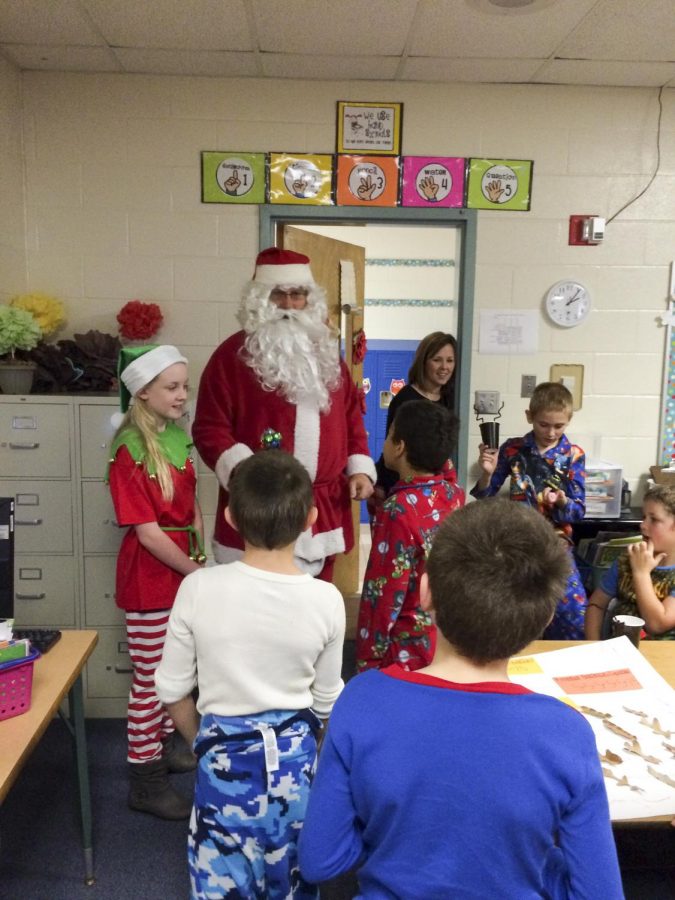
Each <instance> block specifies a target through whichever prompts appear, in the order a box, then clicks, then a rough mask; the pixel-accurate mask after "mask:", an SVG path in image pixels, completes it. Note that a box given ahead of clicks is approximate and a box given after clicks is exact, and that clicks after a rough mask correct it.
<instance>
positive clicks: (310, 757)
mask: <svg viewBox="0 0 675 900" xmlns="http://www.w3.org/2000/svg"><path fill="white" fill-rule="evenodd" d="M225 515H226V517H227V519H228V522H229V523H230V524H231V525H233V526H234V527H236V528H237V529H238V531H239V533H240V534H241V536H242V538H243V540H244V544H245V551H244V556H243V558H242V559H241V560H240V561H238V562H234V563H230V564H228V565H221V566H215V567H212V568H207V569H204V570H201V571H199V572H195V573H193V574H192V575H190V576H188V577H187V578H185V580H184V581H183V583H182V585H181V587H180V589H179V591H178V595H177V597H176V601H175V603H174V607H173V609H172V612H171V618H170V619H169V626H168V631H167V636H166V643H165V646H164V653H163V656H162V661H161V663H160V665H159V667H158V669H157V672H156V686H157V693H158V696H159V698H160V699H161V700H162V701H163V702H164V703H165V704H166V705H167V708H168V710H169V712H170V714H171V716H172V718H173V720H174V722H175V723H176V726H177V728H178V729H179V731H180V732H181V733H182V735H183V737H184V738H185V739H186V740H187V741H188V742H190V743H191V744H193V746H194V750H195V753H196V754H197V757H198V760H199V764H198V768H197V780H196V785H195V799H194V806H193V810H192V815H191V817H190V831H189V836H188V864H189V868H190V882H191V890H192V897H193V900H201V898H207V897H214V896H222V897H225V896H242V897H251V898H254V897H255V898H257V897H260V898H263V897H265V898H270V900H275V898H282V897H283V898H287V897H295V898H302V900H305V898H315V897H316V896H317V892H316V889H315V888H314V887H312V886H311V885H309V884H307V883H306V882H305V881H304V880H303V879H302V877H301V876H300V873H299V870H298V865H297V849H296V848H297V840H298V836H299V834H300V829H301V827H302V822H303V820H304V814H305V808H306V805H307V797H308V793H309V784H310V780H311V777H312V775H313V772H314V766H315V761H316V734H317V733H318V731H319V729H320V727H321V723H320V721H319V719H325V718H327V717H328V715H329V714H330V711H331V709H332V707H333V703H334V702H335V700H336V699H337V697H338V695H339V694H340V691H341V690H342V687H343V683H342V679H341V677H340V671H341V666H342V644H343V639H344V627H345V613H344V603H343V600H342V596H341V594H340V593H339V591H338V590H337V589H336V588H335V587H334V586H333V585H332V584H328V583H326V582H321V581H318V580H315V579H313V578H312V577H311V576H309V575H307V574H303V573H302V572H300V570H299V569H297V568H296V566H295V564H294V562H293V547H294V544H295V541H296V539H297V538H298V536H299V534H300V533H301V532H302V531H304V530H305V529H306V528H308V527H311V525H312V522H313V521H314V518H315V517H316V508H315V507H314V505H313V498H312V485H311V480H310V478H309V474H308V473H307V471H306V470H305V469H304V467H303V466H302V465H301V464H300V463H299V462H298V461H297V460H295V459H294V458H293V457H292V456H290V455H289V454H287V453H283V452H282V451H278V450H269V451H265V452H264V453H258V454H255V455H254V456H251V457H249V458H248V459H247V460H245V461H244V462H242V463H240V465H239V466H237V469H236V471H235V473H234V474H233V477H232V480H231V482H230V505H229V507H228V509H227V511H226V513H225ZM195 687H198V689H199V699H198V700H197V703H196V705H195V702H194V700H193V698H192V691H193V689H194V688H195ZM200 716H201V721H200ZM317 717H318V718H317Z"/></svg>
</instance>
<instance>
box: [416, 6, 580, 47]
mask: <svg viewBox="0 0 675 900" xmlns="http://www.w3.org/2000/svg"><path fill="white" fill-rule="evenodd" d="M596 2H597V0H564V2H559V3H557V4H556V5H554V6H548V7H546V8H544V9H541V10H535V11H534V12H532V13H530V14H529V15H525V14H522V13H521V14H520V15H511V16H509V15H499V16H495V15H490V14H488V13H483V12H480V11H479V10H477V9H475V8H473V7H471V6H468V5H467V4H466V3H464V2H461V0H421V2H420V11H419V14H418V16H417V17H416V19H415V28H414V32H413V34H412V38H411V41H410V45H409V52H410V53H411V54H413V55H416V56H438V57H450V58H457V57H473V58H480V57H487V58H491V59H500V58H502V57H513V56H515V57H547V56H549V55H550V54H551V53H553V51H554V50H555V48H556V47H557V46H558V44H559V43H560V41H562V40H563V38H565V37H567V35H568V34H569V32H570V30H571V29H572V28H574V27H575V26H576V25H577V24H578V23H579V22H580V21H581V20H582V19H583V17H584V16H585V15H586V14H587V12H588V11H589V9H591V8H592V6H593V4H594V3H596Z"/></svg>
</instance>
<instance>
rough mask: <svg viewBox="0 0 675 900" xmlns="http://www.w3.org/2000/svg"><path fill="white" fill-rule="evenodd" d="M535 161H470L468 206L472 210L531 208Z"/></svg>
mask: <svg viewBox="0 0 675 900" xmlns="http://www.w3.org/2000/svg"><path fill="white" fill-rule="evenodd" d="M532 167H533V163H532V160H531V159H470V160H469V176H468V188H467V201H466V205H467V206H468V207H469V208H470V209H510V210H521V211H523V210H524V211H526V210H528V209H529V208H530V199H531V192H532Z"/></svg>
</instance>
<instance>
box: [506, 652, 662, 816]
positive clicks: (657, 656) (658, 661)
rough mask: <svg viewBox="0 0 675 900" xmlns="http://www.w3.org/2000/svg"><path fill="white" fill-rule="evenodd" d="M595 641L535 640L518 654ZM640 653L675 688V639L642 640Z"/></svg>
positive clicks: (529, 653)
mask: <svg viewBox="0 0 675 900" xmlns="http://www.w3.org/2000/svg"><path fill="white" fill-rule="evenodd" d="M590 643H593V641H534V643H532V644H530V646H529V647H526V648H525V649H524V650H523V651H522V652H521V653H518V654H517V655H518V656H530V655H531V654H532V653H546V652H547V651H550V650H566V649H567V648H568V647H576V646H578V645H582V646H583V645H584V644H590ZM640 653H642V655H643V656H644V658H645V659H646V660H647V662H648V663H649V664H650V665H651V666H653V667H654V668H655V669H656V671H657V672H658V673H659V675H660V676H661V677H662V678H664V679H665V680H666V681H667V682H668V684H669V685H670V686H671V687H672V688H673V689H675V641H640ZM671 819H672V816H650V817H649V818H647V819H628V820H626V821H621V822H615V823H614V826H615V827H616V826H624V825H630V826H631V827H633V826H635V825H649V824H654V823H660V824H663V823H664V822H667V823H670V821H671Z"/></svg>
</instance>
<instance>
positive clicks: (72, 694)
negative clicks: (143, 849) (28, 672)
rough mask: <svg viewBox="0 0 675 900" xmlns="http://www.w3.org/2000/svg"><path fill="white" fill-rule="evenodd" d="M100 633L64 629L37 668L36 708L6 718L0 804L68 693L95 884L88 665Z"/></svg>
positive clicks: (87, 860) (0, 728)
mask: <svg viewBox="0 0 675 900" xmlns="http://www.w3.org/2000/svg"><path fill="white" fill-rule="evenodd" d="M97 641H98V634H97V633H96V632H95V631H64V632H63V634H62V636H61V639H60V640H59V641H58V643H56V644H54V646H53V647H52V648H51V649H50V650H49V651H48V652H47V653H45V654H44V655H43V656H41V657H40V658H39V659H38V660H36V661H35V663H34V667H33V688H32V693H31V707H30V709H29V710H28V712H25V713H23V714H22V715H19V716H14V717H13V718H11V719H5V720H3V721H2V722H0V803H2V801H3V800H4V799H5V797H6V796H7V793H8V791H9V789H10V788H11V787H12V785H13V784H14V782H15V781H16V778H17V776H18V774H19V772H20V771H21V769H22V768H23V766H24V764H25V762H26V760H27V759H28V758H29V756H30V755H31V753H32V752H33V749H34V748H35V747H36V745H37V743H38V741H39V740H40V738H41V737H42V735H43V734H44V733H45V731H46V729H47V726H48V725H49V723H50V722H51V720H52V719H53V717H54V713H56V712H57V711H59V707H60V705H61V702H62V701H63V699H64V697H65V696H66V694H67V695H68V718H66V717H65V716H63V718H64V721H65V722H66V724H67V726H68V728H69V731H70V733H71V735H72V736H73V739H74V743H75V756H76V760H77V780H78V788H79V800H80V815H81V818H82V846H83V849H84V869H85V884H93V883H94V880H95V879H94V865H93V846H92V825H91V794H90V791H89V766H88V762H87V741H86V736H85V732H84V701H83V695H82V669H83V668H84V664H85V663H86V661H87V660H88V659H89V657H90V656H91V654H92V652H93V650H94V647H95V646H96V642H97Z"/></svg>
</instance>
